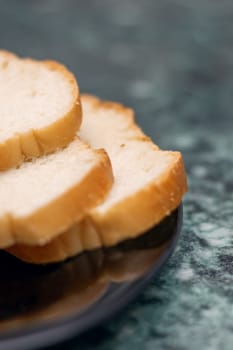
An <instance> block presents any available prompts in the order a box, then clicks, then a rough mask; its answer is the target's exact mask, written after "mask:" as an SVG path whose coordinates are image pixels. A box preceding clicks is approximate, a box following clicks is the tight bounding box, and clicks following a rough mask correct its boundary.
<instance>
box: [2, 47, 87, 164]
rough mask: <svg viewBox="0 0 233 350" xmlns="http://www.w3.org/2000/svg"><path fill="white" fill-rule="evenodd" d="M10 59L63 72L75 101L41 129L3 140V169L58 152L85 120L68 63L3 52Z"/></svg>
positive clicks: (71, 138)
mask: <svg viewBox="0 0 233 350" xmlns="http://www.w3.org/2000/svg"><path fill="white" fill-rule="evenodd" d="M0 55H3V56H5V57H6V58H7V59H9V60H11V59H20V60H22V61H24V62H30V63H33V64H43V65H45V66H46V67H48V69H50V70H56V71H58V72H60V73H61V74H62V75H63V76H64V77H65V79H66V80H68V81H69V82H70V86H71V87H72V95H73V102H72V104H71V106H70V110H69V111H67V113H66V115H64V116H63V117H61V118H60V119H58V120H57V121H55V122H54V123H52V124H50V125H48V126H46V127H43V128H39V129H34V130H29V131H27V132H24V133H19V134H17V135H14V136H12V137H11V138H10V139H7V140H6V141H5V142H3V143H0V170H6V169H9V168H12V167H16V166H19V165H20V164H21V163H22V162H23V161H25V160H29V159H32V158H35V157H39V156H41V155H45V154H48V153H51V152H53V151H55V150H56V149H58V148H63V147H65V146H67V145H68V144H69V143H70V142H71V141H72V140H73V138H74V136H75V134H76V132H77V130H79V128H80V125H81V120H82V109H81V102H80V93H79V88H78V85H77V83H76V80H75V77H74V76H73V74H72V73H71V72H69V71H68V70H67V69H66V67H65V66H63V65H62V64H60V63H57V62H55V61H41V62H39V61H34V60H31V59H28V58H24V59H21V58H19V57H17V56H15V55H14V54H11V53H9V52H5V51H0Z"/></svg>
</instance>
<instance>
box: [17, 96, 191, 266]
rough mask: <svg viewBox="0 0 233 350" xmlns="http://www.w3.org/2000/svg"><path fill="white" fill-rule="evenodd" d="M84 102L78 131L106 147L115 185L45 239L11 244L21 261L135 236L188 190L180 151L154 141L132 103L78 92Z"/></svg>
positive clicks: (50, 259) (48, 258) (46, 259)
mask: <svg viewBox="0 0 233 350" xmlns="http://www.w3.org/2000/svg"><path fill="white" fill-rule="evenodd" d="M82 105H83V114H84V115H83V123H82V126H81V129H80V136H81V138H82V139H83V140H85V141H86V142H88V143H89V144H90V145H91V146H92V147H94V148H99V147H103V148H104V149H105V150H106V151H107V152H108V154H109V156H110V159H111V162H112V167H113V173H114V185H113V187H112V189H111V190H110V192H109V194H108V195H107V197H106V199H105V201H104V202H102V203H101V204H100V205H98V206H97V207H95V208H94V209H92V210H91V211H90V212H89V213H88V215H87V216H86V217H85V218H84V219H83V220H81V221H80V222H79V223H78V224H76V225H74V226H73V227H72V229H70V230H68V231H67V232H64V233H63V234H62V235H60V236H59V237H57V238H56V239H54V240H52V241H51V242H50V243H49V244H47V245H45V246H43V247H36V246H35V247H27V246H26V245H22V246H20V245H18V246H15V247H13V249H12V250H11V252H12V253H13V254H15V255H16V256H18V257H19V258H21V259H23V260H25V261H29V262H33V263H46V262H54V261H59V260H63V259H66V258H67V257H70V256H73V255H75V254H77V253H78V252H81V251H83V250H90V249H94V248H97V247H100V246H111V245H114V244H116V243H118V242H120V241H123V240H125V239H129V238H134V237H137V236H138V235H140V234H142V233H144V232H145V231H147V230H148V229H150V228H151V227H152V226H154V225H156V224H158V223H159V222H160V221H161V220H162V219H163V218H164V217H166V216H167V215H169V214H170V213H171V212H172V211H173V210H174V209H175V208H176V207H177V206H178V205H179V204H180V202H181V200H182V197H183V195H184V193H185V192H186V191H187V182H186V174H185V169H184V165H183V160H182V156H181V154H180V153H179V152H170V151H162V150H160V149H159V148H158V146H156V145H155V144H153V142H152V141H151V140H150V139H149V138H148V137H147V136H145V134H144V133H143V132H142V131H141V129H140V128H139V127H138V126H137V125H136V123H135V120H134V113H133V111H132V110H131V109H128V108H125V107H123V106H122V105H120V104H117V103H112V102H103V101H101V100H99V99H97V98H95V97H92V96H82Z"/></svg>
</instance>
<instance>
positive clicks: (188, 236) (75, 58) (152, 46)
mask: <svg viewBox="0 0 233 350" xmlns="http://www.w3.org/2000/svg"><path fill="white" fill-rule="evenodd" d="M232 23H233V2H232V1H231V0H221V1H220V0H195V1H194V0H192V1H191V0H143V1H142V0H124V1H123V0H85V1H75V0H40V1H39V0H38V1H36V0H34V1H33V0H0V46H1V47H2V48H4V49H8V50H12V51H14V52H16V53H18V54H19V55H22V56H32V57H34V58H38V59H47V58H49V59H55V60H59V61H61V62H63V63H64V64H65V65H67V66H68V67H69V68H70V69H71V70H72V71H73V72H74V73H75V75H76V77H77V79H78V82H79V85H80V89H81V91H83V92H89V93H93V94H96V95H98V96H100V97H102V98H104V99H112V100H115V101H119V102H122V103H124V104H126V105H128V106H131V107H133V108H134V109H135V110H136V118H137V121H138V123H139V124H140V125H141V126H142V127H143V129H144V130H145V132H147V133H148V134H149V135H150V136H151V137H152V139H153V140H154V141H155V142H156V143H158V144H159V145H160V146H161V147H162V148H166V149H177V150H180V151H182V152H183V155H184V158H185V163H186V168H187V171H188V175H189V187H190V192H189V194H188V195H187V196H186V199H185V202H184V204H185V205H184V208H185V216H184V229H183V231H184V234H183V236H182V240H181V242H180V244H179V247H178V248H177V252H176V254H175V255H174V256H173V258H172V259H171V260H170V262H169V264H168V267H167V268H166V269H165V270H164V272H163V274H162V275H161V277H160V279H159V280H158V281H155V283H154V285H153V286H152V287H151V289H149V290H148V292H146V293H147V294H145V295H144V296H142V297H141V299H140V300H139V301H138V304H136V305H134V306H132V307H131V308H130V309H129V310H128V311H127V314H125V315H124V317H122V318H121V319H118V320H117V321H114V322H113V323H112V324H111V325H110V326H109V327H106V328H104V329H102V331H101V332H100V333H99V335H98V337H97V338H95V346H96V349H97V347H98V349H109V348H114V349H123V348H124V347H125V346H126V345H127V347H130V344H131V345H132V346H134V347H136V348H137V349H141V347H140V344H141V345H142V344H143V346H144V347H145V348H146V349H155V346H156V348H158V349H160V348H161V349H170V350H171V349H189V350H190V349H198V348H201V349H211V350H212V349H219V348H220V347H221V348H222V349H232V344H233V334H232V323H231V322H230V320H231V321H232V318H233V308H232V305H233V304H232V302H233V287H232V286H233V283H232V282H233V281H232V279H233V277H232V276H233V272H232V263H233V257H232V251H231V250H232V217H233V205H232V203H233V195H232V193H233V155H232V154H233V137H232V136H233V135H232V132H233V131H232V130H233V112H232V102H233V24H232ZM174 286H176V287H175V288H174ZM223 286H224V287H223ZM164 301H166V303H165V302H164ZM152 306H153V307H152ZM158 319H159V322H158ZM129 335H130V336H131V337H129ZM106 339H107V340H106ZM190 339H191V341H190ZM106 341H107V343H106ZM124 344H125V345H124ZM70 346H71V345H70ZM72 346H73V347H72V349H76V347H75V345H72ZM85 346H87V344H86V345H85ZM125 348H126V347H125Z"/></svg>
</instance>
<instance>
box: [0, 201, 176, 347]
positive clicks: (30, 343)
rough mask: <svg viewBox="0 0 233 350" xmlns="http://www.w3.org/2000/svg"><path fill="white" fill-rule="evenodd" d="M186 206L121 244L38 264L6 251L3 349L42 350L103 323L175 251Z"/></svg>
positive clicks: (0, 264) (1, 293)
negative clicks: (42, 347)
mask: <svg viewBox="0 0 233 350" xmlns="http://www.w3.org/2000/svg"><path fill="white" fill-rule="evenodd" d="M181 216H182V210H181V207H180V208H179V209H177V210H176V211H174V212H173V213H172V215H170V216H169V217H167V218H166V219H165V220H164V221H163V222H162V223H161V224H159V225H158V226H156V227H155V228H153V229H152V230H151V231H150V232H147V233H146V234H144V235H143V236H141V237H139V238H137V239H134V240H128V241H125V242H123V243H121V244H119V245H118V246H116V247H112V248H108V249H98V250H95V251H92V252H87V253H83V254H80V255H79V256H77V257H76V258H73V259H70V260H68V261H66V262H64V263H60V264H51V265H47V266H36V265H30V264H26V263H23V262H21V261H19V260H17V259H16V258H14V257H13V256H10V255H8V254H7V253H5V252H1V253H0V280H1V285H0V330H1V331H0V349H1V350H8V349H9V350H18V349H22V348H23V349H36V348H37V347H39V346H43V345H50V344H54V343H56V342H59V341H61V340H64V339H66V338H68V337H70V336H72V335H74V334H75V335H77V334H81V333H83V332H85V331H87V330H89V329H90V328H93V327H94V326H97V325H99V324H100V323H101V322H103V321H105V320H106V319H108V318H109V317H111V316H112V315H114V314H115V313H116V312H117V311H119V310H120V309H122V308H123V307H124V306H126V305H127V304H128V303H129V302H130V301H132V300H133V299H134V298H135V297H136V296H137V295H138V293H139V292H140V291H141V290H143V289H144V287H145V285H146V284H147V283H148V282H149V281H150V280H151V279H152V278H153V277H155V275H156V274H157V273H158V272H159V270H160V268H161V267H162V265H163V264H164V263H165V262H166V260H167V259H168V257H169V256H170V254H171V253H172V251H173V249H174V247H175V244H176V241H177V238H178V234H179V231H180V226H181V221H182V218H181Z"/></svg>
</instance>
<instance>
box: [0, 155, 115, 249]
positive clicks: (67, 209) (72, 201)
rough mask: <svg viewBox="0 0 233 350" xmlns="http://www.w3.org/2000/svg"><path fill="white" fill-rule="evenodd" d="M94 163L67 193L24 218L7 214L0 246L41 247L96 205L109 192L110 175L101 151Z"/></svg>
mask: <svg viewBox="0 0 233 350" xmlns="http://www.w3.org/2000/svg"><path fill="white" fill-rule="evenodd" d="M96 156H97V157H98V158H99V161H98V163H97V164H96V166H95V167H93V168H92V169H91V171H90V172H89V173H88V174H87V175H86V176H85V178H84V179H83V181H81V182H79V183H77V184H76V185H75V186H73V187H72V188H71V189H70V190H69V191H68V192H66V193H65V194H63V195H62V196H60V197H58V198H56V199H55V200H54V201H52V202H51V203H49V204H48V205H47V206H44V207H42V208H41V209H38V210H37V211H35V212H34V213H32V214H31V215H29V216H27V217H21V218H17V217H14V216H11V215H8V217H7V218H5V217H4V219H3V220H2V219H1V220H0V229H1V227H2V228H3V231H0V247H1V248H5V247H7V246H9V245H11V244H12V243H24V244H27V245H37V244H39V245H42V244H45V243H47V242H48V241H50V240H52V239H53V238H54V237H56V236H57V235H59V234H60V233H61V232H64V231H65V230H67V229H68V228H70V227H71V226H72V225H73V224H74V223H75V222H78V221H80V220H81V219H82V218H83V217H84V216H85V214H86V213H87V212H88V211H89V210H90V209H92V208H93V207H95V206H96V205H98V204H100V203H101V201H103V199H104V197H105V196H106V194H107V192H108V191H109V190H110V188H111V186H112V183H113V175H112V169H111V163H110V160H109V158H108V156H107V154H106V152H105V151H104V150H98V151H96ZM2 221H3V222H2Z"/></svg>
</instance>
